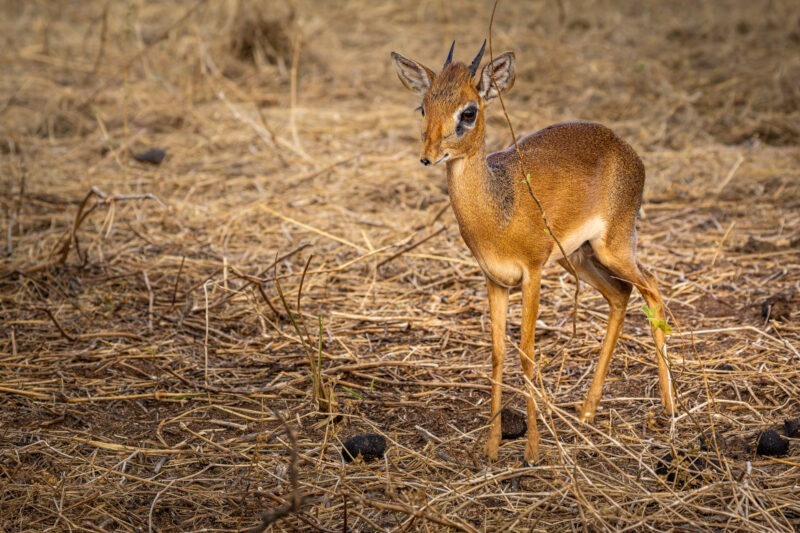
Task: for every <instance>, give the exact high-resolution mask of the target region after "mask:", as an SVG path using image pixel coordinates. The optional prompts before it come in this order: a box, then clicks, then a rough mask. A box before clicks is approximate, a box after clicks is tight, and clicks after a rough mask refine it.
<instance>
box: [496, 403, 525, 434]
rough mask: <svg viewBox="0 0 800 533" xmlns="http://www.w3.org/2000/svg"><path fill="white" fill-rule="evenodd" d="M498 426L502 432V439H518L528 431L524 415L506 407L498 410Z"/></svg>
mask: <svg viewBox="0 0 800 533" xmlns="http://www.w3.org/2000/svg"><path fill="white" fill-rule="evenodd" d="M500 426H501V428H502V432H503V440H512V439H518V438H520V437H521V436H523V435H524V434H525V432H526V431H528V423H527V422H526V421H525V417H523V416H522V415H520V414H519V413H517V412H516V411H512V410H511V409H508V408H506V409H503V410H502V411H500Z"/></svg>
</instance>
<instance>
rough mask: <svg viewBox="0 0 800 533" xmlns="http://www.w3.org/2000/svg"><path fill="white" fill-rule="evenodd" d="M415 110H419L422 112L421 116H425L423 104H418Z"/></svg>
mask: <svg viewBox="0 0 800 533" xmlns="http://www.w3.org/2000/svg"><path fill="white" fill-rule="evenodd" d="M417 111H419V112H420V113H421V114H422V116H423V117H424V116H425V106H423V105H420V106H419V107H418V108H417Z"/></svg>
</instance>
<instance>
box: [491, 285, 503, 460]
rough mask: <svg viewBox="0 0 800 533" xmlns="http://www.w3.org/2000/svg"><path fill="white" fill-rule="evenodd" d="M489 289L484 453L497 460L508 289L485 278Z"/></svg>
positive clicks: (500, 430)
mask: <svg viewBox="0 0 800 533" xmlns="http://www.w3.org/2000/svg"><path fill="white" fill-rule="evenodd" d="M486 284H487V287H488V291H489V316H490V319H491V322H492V401H491V406H492V411H491V414H490V419H491V425H490V426H489V439H488V440H487V441H486V455H488V456H489V459H490V460H491V461H495V460H497V448H498V447H499V446H500V439H501V438H502V427H501V425H500V414H499V413H500V406H501V403H502V397H503V361H504V360H505V358H506V315H507V313H508V289H507V288H505V287H502V286H500V285H498V284H497V283H495V282H493V281H492V280H490V279H489V278H486Z"/></svg>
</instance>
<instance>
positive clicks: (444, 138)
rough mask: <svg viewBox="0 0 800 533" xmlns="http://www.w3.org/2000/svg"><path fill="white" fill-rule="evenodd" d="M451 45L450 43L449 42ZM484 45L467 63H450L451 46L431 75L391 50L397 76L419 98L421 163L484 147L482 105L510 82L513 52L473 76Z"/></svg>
mask: <svg viewBox="0 0 800 533" xmlns="http://www.w3.org/2000/svg"><path fill="white" fill-rule="evenodd" d="M453 45H455V41H454V42H453ZM485 47H486V42H485V41H484V43H483V47H481V50H480V52H478V55H477V56H475V59H473V60H472V63H471V64H470V65H469V66H467V65H465V64H464V63H453V46H451V47H450V53H449V54H448V55H447V59H446V60H445V62H444V66H443V67H442V72H441V73H439V74H438V75H436V74H434V73H433V71H432V70H431V69H429V68H428V67H426V66H424V65H421V64H420V63H417V62H416V61H412V60H411V59H408V58H406V57H403V56H401V55H400V54H398V53H396V52H392V60H393V61H394V66H395V68H396V69H397V75H398V76H399V77H400V81H402V82H403V85H405V86H406V87H407V88H408V89H409V90H411V91H414V92H415V93H417V94H418V95H420V96H421V97H422V105H421V106H420V111H421V112H422V117H423V119H422V120H423V128H424V131H423V133H422V153H421V154H420V161H421V162H422V164H423V165H426V166H427V165H435V164H437V163H441V162H442V161H448V160H452V159H458V158H459V157H464V156H467V155H470V154H472V153H474V152H475V151H477V150H479V149H480V148H481V147H482V146H483V133H484V119H483V114H484V109H485V107H486V105H487V104H489V103H490V102H491V101H492V100H494V99H495V98H497V95H498V94H499V92H500V91H503V90H505V89H510V88H511V86H512V85H514V53H513V52H506V53H504V54H501V55H499V56H497V57H496V58H494V61H493V62H492V63H490V64H488V65H486V66H485V67H484V68H483V71H482V72H481V74H480V76H476V74H477V72H478V67H479V66H480V63H481V58H482V57H483V51H484V48H485Z"/></svg>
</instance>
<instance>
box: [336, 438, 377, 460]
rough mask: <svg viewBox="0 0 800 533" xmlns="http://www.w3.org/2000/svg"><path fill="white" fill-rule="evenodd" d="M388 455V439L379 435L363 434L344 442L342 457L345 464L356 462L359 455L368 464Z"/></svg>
mask: <svg viewBox="0 0 800 533" xmlns="http://www.w3.org/2000/svg"><path fill="white" fill-rule="evenodd" d="M384 453H386V437H384V436H383V435H378V434H377V433H362V434H361V435H356V436H355V437H350V438H349V439H347V440H346V441H344V446H343V447H342V457H343V458H344V460H345V462H348V463H349V462H351V461H354V460H355V459H356V458H357V457H358V456H359V455H360V456H361V458H362V459H363V460H364V462H366V463H368V462H370V461H374V460H375V459H380V458H382V457H383V455H384Z"/></svg>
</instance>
